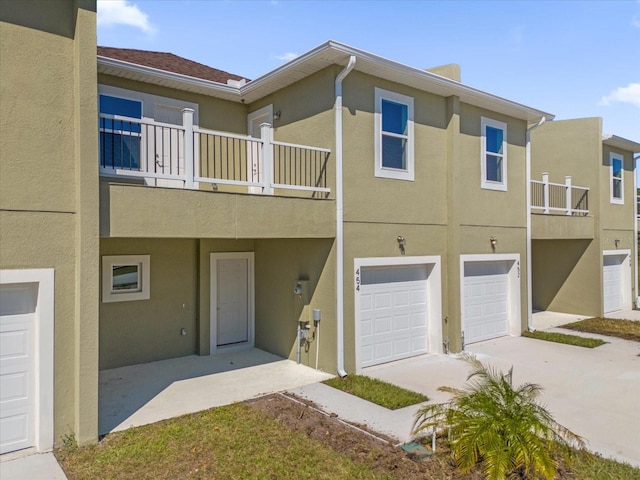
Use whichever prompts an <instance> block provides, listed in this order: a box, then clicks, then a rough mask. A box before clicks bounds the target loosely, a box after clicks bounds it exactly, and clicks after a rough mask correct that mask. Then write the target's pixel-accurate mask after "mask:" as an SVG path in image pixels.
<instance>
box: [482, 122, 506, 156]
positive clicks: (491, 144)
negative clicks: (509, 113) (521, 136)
mask: <svg viewBox="0 0 640 480" xmlns="http://www.w3.org/2000/svg"><path fill="white" fill-rule="evenodd" d="M486 135H487V152H491V153H500V154H502V140H503V135H504V132H503V131H502V130H501V129H499V128H494V127H491V126H489V125H487V130H486Z"/></svg>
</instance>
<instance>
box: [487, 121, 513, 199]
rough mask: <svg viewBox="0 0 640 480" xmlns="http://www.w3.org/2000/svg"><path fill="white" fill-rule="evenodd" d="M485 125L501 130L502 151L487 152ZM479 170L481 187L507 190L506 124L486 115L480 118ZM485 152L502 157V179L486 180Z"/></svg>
mask: <svg viewBox="0 0 640 480" xmlns="http://www.w3.org/2000/svg"><path fill="white" fill-rule="evenodd" d="M487 127H493V128H497V129H500V130H502V132H503V134H502V153H501V154H496V153H493V152H487ZM480 129H481V130H480V172H481V188H484V189H487V190H499V191H503V192H506V191H507V124H506V123H504V122H499V121H498V120H493V119H491V118H487V117H481V120H480ZM487 153H489V154H490V155H494V156H498V157H501V158H502V181H501V182H496V181H493V180H487Z"/></svg>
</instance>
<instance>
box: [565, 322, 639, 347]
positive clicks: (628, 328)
mask: <svg viewBox="0 0 640 480" xmlns="http://www.w3.org/2000/svg"><path fill="white" fill-rule="evenodd" d="M560 328H568V329H570V330H576V331H579V332H588V333H597V334H600V335H607V336H610V337H618V338H623V339H625V340H634V341H636V342H640V321H633V320H618V319H614V318H602V317H594V318H587V319H586V320H580V321H579V322H573V323H568V324H566V325H562V326H561V327H560Z"/></svg>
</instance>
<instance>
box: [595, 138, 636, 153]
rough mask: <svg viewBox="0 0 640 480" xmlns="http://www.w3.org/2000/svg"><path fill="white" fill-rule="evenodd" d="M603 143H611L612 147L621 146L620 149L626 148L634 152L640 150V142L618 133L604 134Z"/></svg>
mask: <svg viewBox="0 0 640 480" xmlns="http://www.w3.org/2000/svg"><path fill="white" fill-rule="evenodd" d="M602 143H604V144H605V145H609V146H610V147H614V148H619V149H620V150H626V151H628V152H632V153H638V152H640V143H638V142H634V141H633V140H628V139H626V138H622V137H619V136H617V135H608V134H604V135H603V136H602Z"/></svg>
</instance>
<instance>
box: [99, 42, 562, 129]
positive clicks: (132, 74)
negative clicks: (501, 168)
mask: <svg viewBox="0 0 640 480" xmlns="http://www.w3.org/2000/svg"><path fill="white" fill-rule="evenodd" d="M351 55H354V56H356V58H357V61H356V66H355V69H356V70H358V71H360V72H362V73H365V74H368V75H372V76H375V77H378V78H383V79H385V80H389V81H392V82H396V83H400V84H403V85H407V86H409V87H413V88H416V89H419V90H423V91H427V92H431V93H434V94H436V95H440V96H443V97H448V96H452V95H457V96H459V97H460V101H461V102H462V103H467V104H469V105H475V106H477V107H480V108H485V109H488V110H490V111H493V112H499V113H502V114H504V115H508V116H511V117H514V118H519V119H522V120H527V121H529V122H534V121H538V120H539V119H540V117H542V116H544V117H546V118H547V120H551V119H553V118H554V115H552V114H550V113H547V112H543V111H541V110H537V109H534V108H531V107H527V106H525V105H522V104H520V103H517V102H513V101H511V100H507V99H505V98H502V97H498V96H496V95H492V94H490V93H486V92H483V91H481V90H478V89H475V88H472V87H469V86H467V85H464V84H462V83H459V82H456V81H454V80H450V79H448V78H445V77H442V76H440V75H436V74H434V73H431V72H427V71H425V70H421V69H418V68H415V67H410V66H408V65H404V64H401V63H398V62H395V61H393V60H389V59H386V58H383V57H380V56H377V55H374V54H372V53H368V52H365V51H364V50H359V49H356V48H353V47H350V46H348V45H344V44H341V43H338V42H334V41H328V42H326V43H324V44H322V45H320V46H318V47H316V48H314V49H313V50H310V51H309V52H307V53H305V54H303V55H300V56H299V57H297V58H295V59H293V60H291V61H290V62H288V63H286V64H285V65H283V66H281V67H279V68H277V69H275V70H272V71H271V72H269V73H267V74H265V75H263V76H261V77H259V78H257V79H256V80H253V81H251V82H249V83H247V84H246V85H244V86H242V87H240V88H236V87H230V86H228V85H223V84H221V83H216V82H212V81H209V80H201V79H197V78H193V77H188V76H186V75H180V74H177V73H172V72H166V71H163V70H158V69H155V68H150V67H145V66H141V65H136V64H132V63H128V62H123V61H120V60H115V59H112V58H106V57H98V72H99V73H104V74H107V75H114V76H118V77H122V78H129V79H132V80H138V81H142V82H146V83H153V84H156V85H162V86H166V87H171V88H177V89H180V90H187V91H190V92H194V93H201V94H203V95H210V96H214V97H218V98H223V99H226V100H231V101H236V102H241V101H244V102H246V103H251V102H254V101H256V100H258V99H260V98H263V97H265V96H267V95H269V94H271V93H273V92H276V91H278V90H280V89H282V88H284V87H286V86H288V85H291V84H293V83H295V82H297V81H299V80H302V79H303V78H305V77H308V76H309V75H312V74H313V73H316V72H318V71H320V70H322V69H324V68H326V67H328V66H330V65H340V66H343V67H344V66H345V65H346V64H347V62H348V61H349V57H350V56H351Z"/></svg>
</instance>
